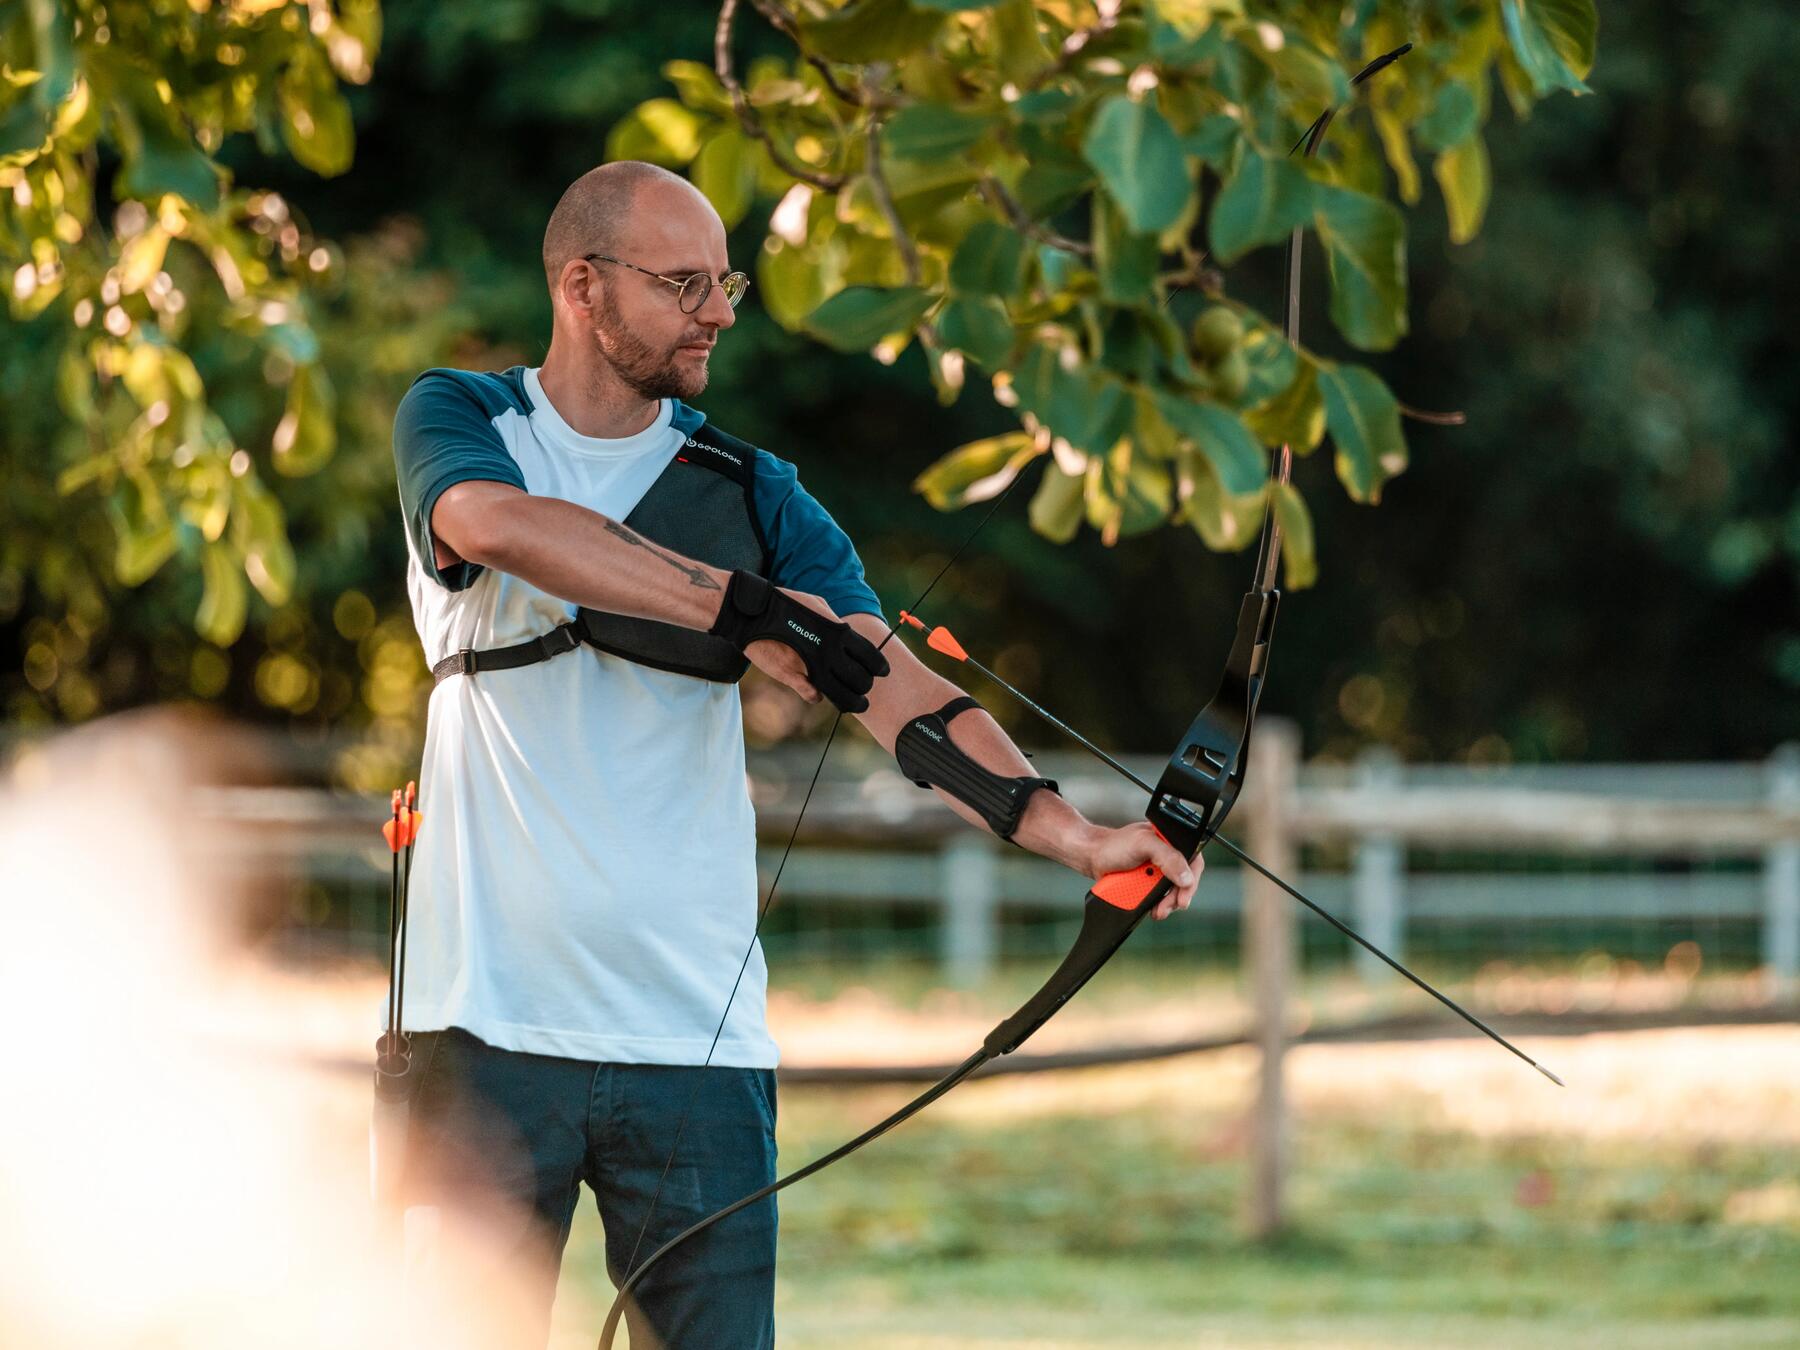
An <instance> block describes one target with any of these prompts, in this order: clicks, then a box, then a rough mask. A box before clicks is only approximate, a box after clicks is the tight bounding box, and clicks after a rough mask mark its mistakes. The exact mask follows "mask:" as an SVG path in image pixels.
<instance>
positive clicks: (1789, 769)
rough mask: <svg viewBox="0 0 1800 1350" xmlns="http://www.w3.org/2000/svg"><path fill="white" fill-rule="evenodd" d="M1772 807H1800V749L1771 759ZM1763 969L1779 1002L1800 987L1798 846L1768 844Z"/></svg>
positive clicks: (1790, 749)
mask: <svg viewBox="0 0 1800 1350" xmlns="http://www.w3.org/2000/svg"><path fill="white" fill-rule="evenodd" d="M1768 781H1769V787H1768V797H1769V803H1770V805H1772V806H1774V807H1777V808H1778V809H1779V808H1784V807H1785V808H1786V809H1788V810H1793V809H1795V808H1796V807H1800V745H1793V744H1789V745H1783V746H1780V747H1778V748H1777V749H1776V751H1775V753H1774V754H1773V755H1771V756H1770V757H1769V780H1768ZM1762 958H1763V964H1764V965H1766V966H1767V967H1768V968H1769V974H1770V975H1771V976H1772V977H1773V979H1774V981H1775V989H1774V993H1775V994H1776V996H1777V997H1780V996H1782V995H1785V994H1789V993H1792V992H1793V991H1794V989H1795V986H1796V985H1797V984H1800V843H1794V842H1792V841H1791V840H1790V841H1785V842H1782V843H1778V844H1770V845H1769V846H1768V848H1767V849H1765V850H1764V851H1763V926H1762Z"/></svg>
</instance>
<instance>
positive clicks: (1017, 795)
mask: <svg viewBox="0 0 1800 1350" xmlns="http://www.w3.org/2000/svg"><path fill="white" fill-rule="evenodd" d="M980 706H981V705H980V704H979V703H977V702H976V701H975V700H974V699H972V698H969V697H967V696H966V695H965V696H964V697H962V698H957V699H952V700H951V701H950V702H948V703H946V704H945V705H944V706H943V707H941V708H939V709H938V710H937V711H936V712H928V713H921V714H920V715H919V716H917V717H915V718H913V719H912V720H911V721H910V722H908V723H907V724H906V725H905V726H904V727H902V728H900V735H899V736H898V737H897V738H895V741H894V758H895V759H896V760H898V761H899V763H900V772H901V773H903V774H905V775H906V776H907V777H908V778H910V779H911V780H912V781H913V782H915V783H917V784H918V785H919V786H920V787H922V788H930V787H938V788H942V789H943V790H944V791H945V792H947V793H949V794H950V795H951V796H952V797H954V798H956V800H957V801H959V802H961V803H962V804H963V805H964V806H967V807H969V808H971V809H972V810H974V811H975V812H977V813H978V814H979V815H980V816H981V818H982V819H983V820H985V821H986V822H987V824H988V828H989V829H990V830H992V831H993V832H994V833H995V834H997V835H999V836H1000V838H1002V839H1005V840H1007V841H1009V842H1010V841H1011V839H1012V837H1013V831H1015V830H1017V829H1018V828H1019V817H1020V816H1022V815H1024V814H1025V803H1026V802H1027V801H1029V800H1030V799H1031V794H1032V793H1034V792H1036V791H1037V790H1038V789H1039V788H1048V789H1049V790H1050V791H1051V792H1055V791H1056V783H1055V782H1054V781H1053V780H1051V779H1049V778H1029V777H1020V778H1008V777H1006V776H1005V775H1004V774H997V773H995V772H994V771H993V770H992V769H989V768H985V767H983V766H982V765H981V764H979V763H977V762H976V761H975V760H974V759H972V758H970V756H968V755H967V754H965V753H964V752H963V751H962V750H960V749H958V748H957V745H956V743H955V742H954V741H952V740H951V739H950V719H951V718H953V717H955V716H956V715H957V714H958V713H961V712H967V711H968V710H969V709H970V708H979V707H980Z"/></svg>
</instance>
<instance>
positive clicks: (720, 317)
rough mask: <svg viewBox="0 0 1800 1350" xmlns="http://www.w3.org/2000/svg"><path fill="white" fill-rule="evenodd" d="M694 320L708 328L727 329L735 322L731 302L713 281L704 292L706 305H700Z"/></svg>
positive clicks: (734, 312) (715, 281) (721, 288)
mask: <svg viewBox="0 0 1800 1350" xmlns="http://www.w3.org/2000/svg"><path fill="white" fill-rule="evenodd" d="M694 318H695V320H696V321H697V322H699V323H701V324H704V325H706V326H707V327H709V328H713V329H719V328H729V327H731V325H732V324H734V323H736V322H737V311H736V310H735V309H733V308H732V307H731V301H729V300H727V299H726V298H725V288H724V287H723V286H721V285H719V283H718V281H717V280H714V282H713V284H712V286H711V287H709V288H708V290H707V292H706V303H705V304H703V305H701V306H700V308H699V310H698V312H696V313H695V315H694Z"/></svg>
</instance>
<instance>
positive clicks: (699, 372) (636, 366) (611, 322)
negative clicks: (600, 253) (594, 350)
mask: <svg viewBox="0 0 1800 1350" xmlns="http://www.w3.org/2000/svg"><path fill="white" fill-rule="evenodd" d="M593 331H594V344H595V346H597V347H598V348H599V350H600V355H601V356H603V357H604V358H605V359H606V363H607V364H608V365H610V366H611V367H612V368H613V373H614V374H616V375H617V376H618V377H619V379H620V380H621V381H622V382H623V383H624V384H625V386H626V388H628V389H630V390H631V391H632V392H633V393H635V394H637V395H638V396H639V397H640V398H646V399H660V398H679V399H691V398H693V397H695V396H696V395H697V394H700V393H702V392H704V390H705V389H706V365H705V364H704V363H702V364H701V365H699V366H698V367H694V368H689V367H686V366H683V365H682V364H681V363H680V361H679V359H678V356H677V348H675V347H672V348H669V349H668V350H659V349H658V348H656V347H653V346H651V345H650V344H649V343H648V342H645V341H644V340H643V339H642V338H641V337H639V336H638V335H637V334H636V333H634V332H633V331H632V330H631V329H630V328H628V327H627V326H626V325H625V323H624V322H623V320H622V316H621V315H620V314H619V311H618V309H617V308H615V307H614V305H613V299H612V296H611V295H609V294H608V295H602V296H601V298H600V313H599V315H598V316H597V317H596V318H595V320H594V330H593ZM678 346H679V344H677V347H678Z"/></svg>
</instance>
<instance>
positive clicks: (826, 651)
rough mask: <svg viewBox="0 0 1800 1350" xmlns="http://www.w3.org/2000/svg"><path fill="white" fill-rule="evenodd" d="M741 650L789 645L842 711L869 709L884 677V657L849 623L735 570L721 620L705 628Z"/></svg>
mask: <svg viewBox="0 0 1800 1350" xmlns="http://www.w3.org/2000/svg"><path fill="white" fill-rule="evenodd" d="M707 631H708V632H709V633H711V634H713V635H714V636H715V637H722V638H724V639H725V640H726V641H727V642H729V643H731V645H732V646H734V647H736V648H737V649H738V650H739V651H743V650H744V648H746V647H748V646H749V645H750V644H751V643H752V642H761V641H764V640H767V641H770V642H779V643H781V644H783V645H784V646H787V647H791V648H792V649H793V650H794V651H795V653H797V654H798V655H799V657H800V659H801V660H802V661H803V662H805V664H806V678H807V679H808V680H810V681H811V682H812V686H813V688H814V689H817V690H818V691H819V692H820V693H821V694H823V695H824V696H825V697H826V698H828V699H830V700H831V701H832V702H833V703H834V704H836V705H837V707H838V710H839V711H840V712H847V713H859V712H864V711H866V710H867V709H868V706H869V699H868V693H869V690H870V689H871V688H872V687H873V686H874V684H875V678H876V677H877V676H878V675H885V674H887V673H888V663H887V658H886V657H885V656H883V655H882V654H881V653H880V652H879V651H877V650H876V649H875V644H874V643H872V642H870V641H869V640H868V639H867V638H865V637H864V636H863V635H862V634H861V633H859V632H857V631H856V630H855V629H854V628H852V627H851V626H850V625H849V624H847V623H840V622H839V621H838V620H836V619H832V618H828V617H826V616H825V615H823V614H821V613H819V611H818V610H816V609H812V608H810V607H809V606H806V605H803V604H801V603H800V602H799V601H798V600H795V599H793V598H792V597H791V596H788V595H786V594H785V593H783V592H782V591H781V590H780V589H779V588H777V587H776V586H774V585H773V584H772V583H770V582H769V581H768V580H766V579H765V578H763V577H759V576H757V575H756V573H754V572H743V571H738V572H733V573H732V574H731V583H730V584H729V585H728V586H726V588H725V601H724V603H723V604H721V605H720V606H719V617H718V618H716V619H714V620H713V626H712V627H711V628H709V629H708V630H707Z"/></svg>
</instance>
